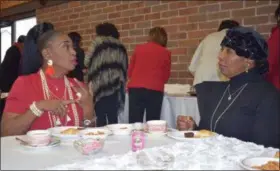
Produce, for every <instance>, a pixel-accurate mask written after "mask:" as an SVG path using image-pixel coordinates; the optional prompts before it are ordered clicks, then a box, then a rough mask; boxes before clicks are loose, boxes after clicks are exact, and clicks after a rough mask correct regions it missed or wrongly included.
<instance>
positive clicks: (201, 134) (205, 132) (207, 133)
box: [196, 129, 215, 138]
mask: <svg viewBox="0 0 280 171" xmlns="http://www.w3.org/2000/svg"><path fill="white" fill-rule="evenodd" d="M214 134H215V133H214V132H212V131H208V130H206V129H202V130H200V131H198V132H197V134H196V136H199V137H200V138H204V137H211V136H213V135H214Z"/></svg>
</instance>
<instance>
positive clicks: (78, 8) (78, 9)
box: [73, 7, 85, 12]
mask: <svg viewBox="0 0 280 171" xmlns="http://www.w3.org/2000/svg"><path fill="white" fill-rule="evenodd" d="M84 9H85V8H84V7H77V8H73V10H74V12H83V11H84Z"/></svg>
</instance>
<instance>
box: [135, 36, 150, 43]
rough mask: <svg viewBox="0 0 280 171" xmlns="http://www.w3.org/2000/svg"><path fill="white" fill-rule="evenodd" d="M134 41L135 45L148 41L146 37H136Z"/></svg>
mask: <svg viewBox="0 0 280 171" xmlns="http://www.w3.org/2000/svg"><path fill="white" fill-rule="evenodd" d="M135 40H136V42H137V43H145V42H147V40H148V36H137V37H135Z"/></svg>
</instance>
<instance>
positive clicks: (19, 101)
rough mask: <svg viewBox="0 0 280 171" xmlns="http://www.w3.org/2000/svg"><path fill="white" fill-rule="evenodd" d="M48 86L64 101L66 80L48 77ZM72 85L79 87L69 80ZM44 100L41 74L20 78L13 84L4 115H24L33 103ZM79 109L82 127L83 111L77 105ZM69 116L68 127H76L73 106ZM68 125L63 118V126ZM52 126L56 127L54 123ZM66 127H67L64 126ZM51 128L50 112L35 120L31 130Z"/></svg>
mask: <svg viewBox="0 0 280 171" xmlns="http://www.w3.org/2000/svg"><path fill="white" fill-rule="evenodd" d="M46 80H47V84H48V87H49V89H50V91H51V92H53V94H55V96H57V97H58V98H59V99H62V98H63V96H64V94H65V93H64V92H65V91H64V90H65V85H64V79H63V78H59V79H57V78H51V77H48V76H46ZM68 80H69V82H70V84H72V85H74V86H77V83H76V82H75V81H74V80H73V79H71V78H68ZM72 92H73V97H74V98H75V99H76V98H77V96H76V93H75V91H74V90H73V89H72ZM66 99H69V94H68V91H66ZM40 100H44V94H43V89H42V83H41V77H40V74H39V73H35V74H31V75H28V76H20V77H18V79H17V80H16V81H15V83H14V84H13V87H12V89H11V91H10V93H9V96H8V97H7V100H6V106H5V109H4V113H5V114H8V113H16V114H24V113H25V112H26V111H27V110H29V106H30V105H31V104H32V103H33V101H40ZM75 105H76V108H77V113H78V117H79V125H81V123H82V120H83V110H82V108H81V107H80V106H79V105H78V104H75ZM66 110H67V114H68V116H69V117H70V118H71V120H70V121H68V122H67V126H74V125H75V119H74V114H73V111H72V107H71V104H69V105H67V109H66ZM65 123H66V117H65V118H64V117H63V118H61V124H62V125H63V124H65ZM52 125H54V123H53V121H52ZM63 126H66V125H63ZM50 127H51V124H50V120H49V115H48V112H44V113H43V114H42V116H41V117H38V118H37V119H35V121H34V122H33V123H32V125H31V127H30V130H35V129H48V128H50Z"/></svg>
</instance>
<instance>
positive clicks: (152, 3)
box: [145, 0, 160, 7]
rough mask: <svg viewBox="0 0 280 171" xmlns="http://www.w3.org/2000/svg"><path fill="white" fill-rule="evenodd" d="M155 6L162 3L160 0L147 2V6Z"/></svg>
mask: <svg viewBox="0 0 280 171" xmlns="http://www.w3.org/2000/svg"><path fill="white" fill-rule="evenodd" d="M154 5H160V1H158V0H153V1H145V6H147V7H150V6H154Z"/></svg>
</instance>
